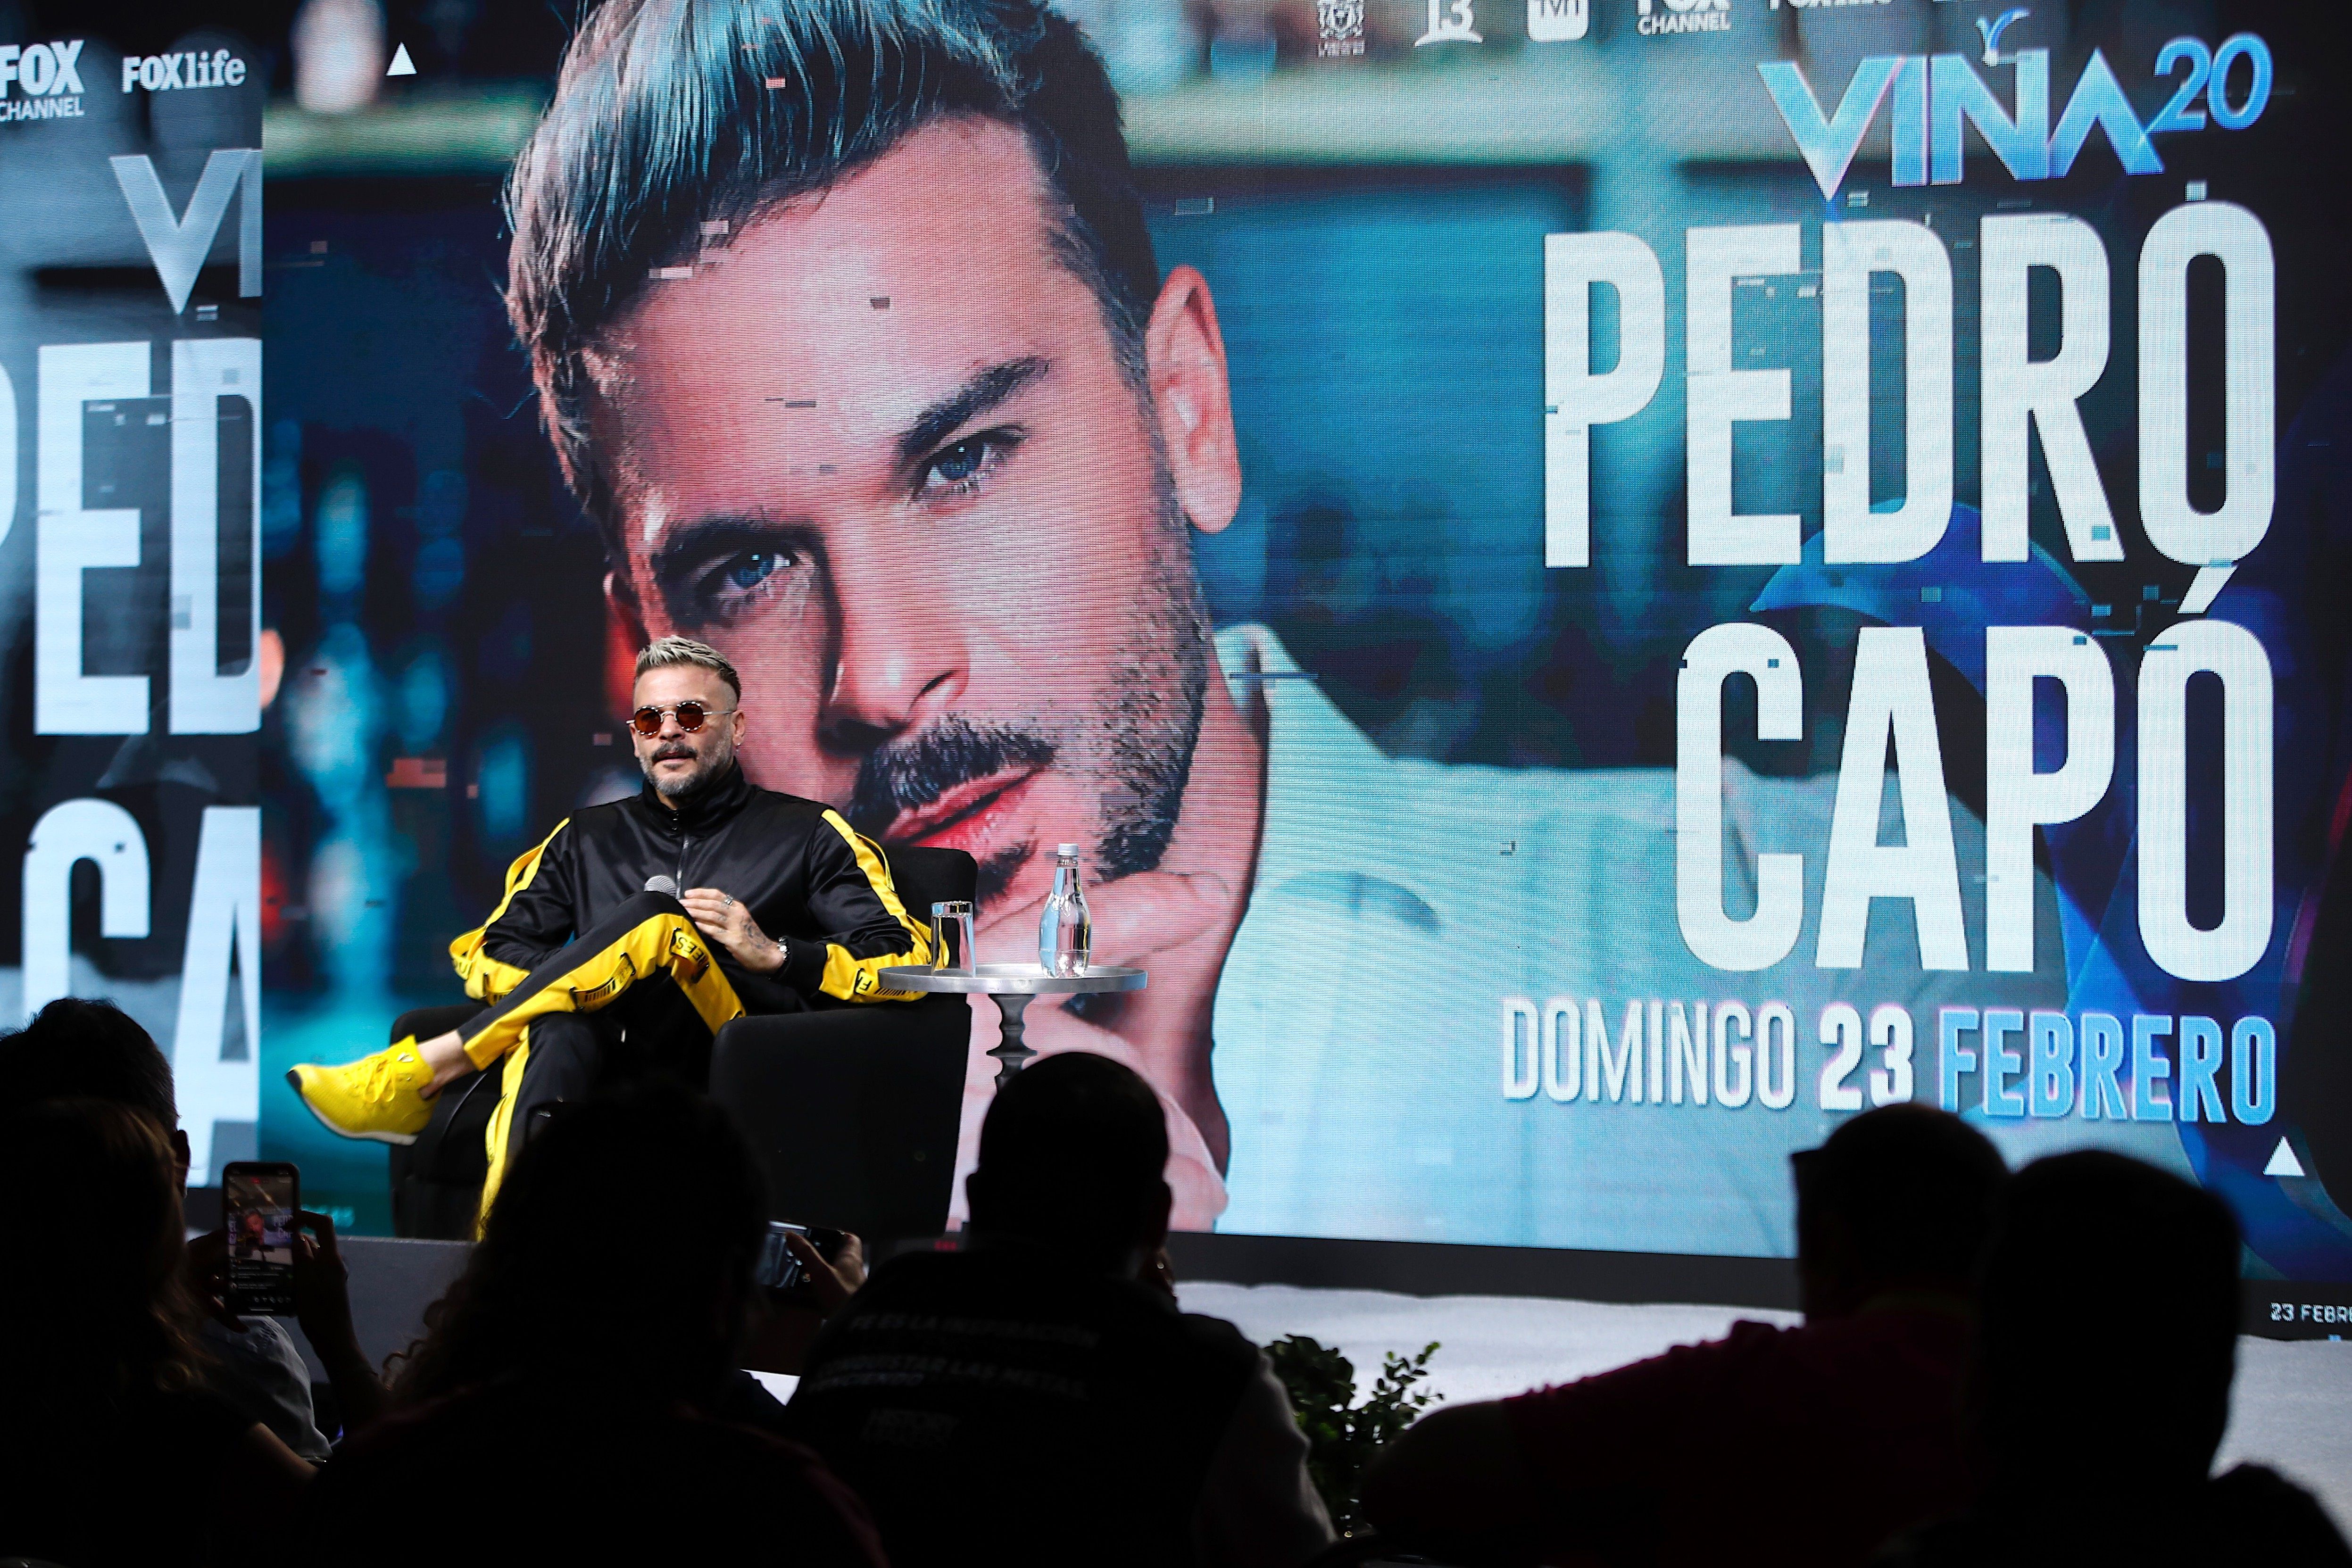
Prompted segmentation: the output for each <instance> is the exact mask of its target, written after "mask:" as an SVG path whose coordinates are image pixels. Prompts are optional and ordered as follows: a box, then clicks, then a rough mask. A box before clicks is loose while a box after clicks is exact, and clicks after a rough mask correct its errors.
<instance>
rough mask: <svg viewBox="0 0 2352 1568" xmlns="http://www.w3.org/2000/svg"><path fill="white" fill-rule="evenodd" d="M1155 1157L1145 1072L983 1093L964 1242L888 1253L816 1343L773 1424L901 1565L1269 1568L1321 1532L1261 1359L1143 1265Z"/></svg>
mask: <svg viewBox="0 0 2352 1568" xmlns="http://www.w3.org/2000/svg"><path fill="white" fill-rule="evenodd" d="M1167 1159H1168V1134H1167V1124H1166V1122H1165V1120H1164V1118H1163V1116H1162V1114H1161V1112H1160V1102H1159V1101H1158V1099H1157V1098H1156V1097H1155V1096H1154V1095H1153V1093H1152V1092H1151V1089H1150V1086H1149V1085H1147V1084H1146V1083H1145V1082H1143V1080H1142V1079H1141V1078H1139V1077H1138V1076H1137V1075H1136V1074H1135V1073H1134V1072H1133V1071H1130V1070H1129V1069H1128V1068H1126V1067H1124V1066H1121V1065H1120V1064H1119V1063H1118V1062H1116V1061H1110V1060H1109V1059H1108V1058H1107V1057H1100V1056H1091V1055H1087V1054H1086V1053H1084V1052H1080V1051H1070V1052H1066V1053H1062V1054H1059V1055H1055V1056H1049V1057H1046V1058H1045V1059H1044V1060H1042V1061H1038V1062H1036V1063H1035V1064H1034V1065H1033V1066H1031V1067H1029V1068H1028V1069H1026V1070H1025V1071H1022V1072H1021V1073H1020V1074H1018V1075H1017V1076H1016V1077H1014V1079H1013V1082H1010V1083H1009V1084H1006V1085H1005V1086H1004V1087H1003V1089H1000V1090H999V1091H997V1093H996V1097H995V1100H994V1101H993V1103H992V1104H991V1105H990V1106H989V1110H988V1117H987V1120H986V1121H985V1122H984V1123H983V1124H982V1127H981V1134H980V1164H979V1166H978V1168H977V1169H975V1170H974V1171H973V1172H972V1174H971V1177H970V1179H969V1183H968V1187H967V1192H968V1195H969V1197H970V1202H971V1230H970V1231H969V1232H967V1240H966V1243H965V1246H964V1248H963V1249H962V1250H961V1251H957V1252H922V1253H913V1254H909V1255H907V1256H903V1257H899V1258H897V1259H894V1260H891V1261H889V1262H887V1263H886V1264H884V1265H883V1266H882V1267H881V1268H879V1269H877V1270H875V1272H874V1274H873V1275H872V1277H871V1278H869V1279H868V1280H867V1281H866V1284H865V1287H864V1288H863V1289H862V1290H860V1291H858V1293H857V1294H856V1296H855V1297H854V1298H852V1299H851V1301H849V1303H848V1304H847V1305H846V1306H845V1308H843V1309H842V1310H841V1311H840V1312H837V1313H835V1316H834V1317H833V1319H832V1320H831V1321H830V1322H828V1323H827V1324H826V1325H825V1328H824V1332H823V1333H820V1334H819V1335H818V1337H817V1340H816V1343H815V1344H814V1345H813V1346H812V1347H811V1349H810V1351H809V1354H808V1358H807V1361H806V1363H805V1368H806V1370H805V1372H804V1374H803V1377H802V1379H801V1385H800V1387H799V1389H798V1391H797V1392H796V1393H795V1394H794V1395H793V1403H792V1406H791V1411H790V1414H791V1416H792V1417H793V1421H794V1425H795V1427H796V1428H797V1429H798V1430H799V1431H801V1432H802V1433H803V1435H804V1436H805V1437H806V1438H807V1440H808V1442H809V1443H810V1444H811V1446H813V1447H814V1448H816V1449H817V1450H818V1451H819V1452H820V1453H822V1454H824V1456H825V1458H826V1459H827V1460H828V1461H830V1462H831V1463H832V1465H833V1467H834V1469H836V1470H837V1471H839V1472H840V1474H841V1475H842V1478H843V1479H845V1480H847V1481H848V1482H849V1483H850V1485H852V1486H854V1487H856V1489H857V1490H858V1492H859V1494H860V1495H861V1496H863V1497H864V1498H865V1499H866V1502H867V1503H868V1504H869V1505H870V1506H871V1507H872V1508H873V1510H874V1516H875V1520H876V1521H877V1523H878V1524H879V1525H880V1527H881V1530H882V1540H883V1544H884V1545H885V1546H886V1547H887V1548H888V1550H889V1552H890V1561H891V1562H892V1563H895V1564H896V1565H897V1568H934V1565H943V1564H959V1565H961V1564H964V1563H978V1562H999V1563H1021V1564H1023V1568H1062V1565H1064V1564H1085V1565H1087V1568H1096V1565H1098V1564H1103V1563H1118V1564H1121V1565H1122V1568H1147V1565H1152V1564H1181V1563H1202V1564H1226V1563H1233V1564H1264V1565H1266V1568H1286V1565H1289V1564H1296V1563H1302V1562H1304V1561H1305V1560H1307V1558H1309V1557H1311V1556H1313V1555H1314V1554H1315V1553H1316V1552H1318V1550H1320V1549H1321V1548H1322V1547H1323V1546H1325V1545H1327V1544H1328V1542H1329V1541H1330V1539H1331V1526H1330V1521H1329V1520H1328V1516H1327V1515H1326V1514H1325V1512H1324V1510H1323V1505H1322V1503H1321V1501H1320V1500H1318V1498H1317V1496H1316V1493H1315V1490H1314V1488H1313V1487H1312V1485H1310V1484H1309V1482H1308V1480H1307V1469H1306V1458H1307V1441H1306V1438H1305V1437H1302V1436H1301V1435H1300V1433H1299V1430H1298V1426H1297V1421H1296V1419H1295V1418H1294V1417H1293V1416H1292V1415H1291V1413H1290V1405H1289V1400H1288V1398H1287V1396H1286V1395H1285V1394H1284V1392H1283V1388H1282V1385H1281V1384H1280V1383H1279V1382H1278V1381H1276V1378H1275V1376H1274V1374H1273V1371H1272V1368H1271V1367H1270V1366H1269V1365H1268V1364H1267V1362H1266V1360H1265V1355H1264V1354H1263V1353H1262V1352H1260V1351H1259V1350H1258V1349H1257V1347H1256V1346H1255V1345H1253V1344H1252V1343H1249V1341H1247V1340H1245V1339H1244V1338H1243V1337H1242V1335H1241V1333H1240V1331H1239V1330H1237V1329H1235V1328H1234V1326H1233V1325H1232V1324H1231V1323H1228V1322H1222V1321H1220V1320H1218V1319H1215V1318H1209V1317H1201V1316H1196V1315H1192V1314H1188V1313H1184V1312H1179V1311H1178V1310H1177V1307H1176V1302H1175V1299H1174V1296H1173V1294H1172V1292H1171V1291H1170V1289H1169V1288H1168V1286H1167V1284H1166V1282H1165V1281H1164V1277H1161V1276H1160V1274H1159V1272H1158V1270H1156V1269H1155V1261H1156V1260H1158V1259H1159V1258H1160V1248H1161V1245H1162V1243H1163V1242H1164V1241H1165V1240H1166V1239H1167V1234H1168V1210H1169V1203H1170V1193H1169V1188H1168V1184H1167V1182H1166V1181H1165V1180H1164V1179H1163V1178H1162V1176H1161V1171H1162V1168H1163V1167H1164V1166H1165V1165H1166V1163H1167Z"/></svg>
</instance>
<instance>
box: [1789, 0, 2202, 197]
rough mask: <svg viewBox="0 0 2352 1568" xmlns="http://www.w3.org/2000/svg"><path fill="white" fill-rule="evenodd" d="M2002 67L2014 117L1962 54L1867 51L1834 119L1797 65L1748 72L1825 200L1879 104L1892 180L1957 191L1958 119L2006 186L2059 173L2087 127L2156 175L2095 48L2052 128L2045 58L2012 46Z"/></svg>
mask: <svg viewBox="0 0 2352 1568" xmlns="http://www.w3.org/2000/svg"><path fill="white" fill-rule="evenodd" d="M2007 20H2008V19H2007V18H2004V22H2003V25H2004V26H2005V25H2006V22H2007ZM1999 37H2000V32H1999V29H1998V28H1996V29H1994V30H1992V31H1991V33H1990V36H1989V37H1987V39H1986V43H1987V52H1988V53H1994V52H1997V51H1994V50H1993V49H1992V48H1991V45H1992V44H1993V43H1994V42H1995V41H1996V40H1997V39H1998V38H1999ZM2005 63H2008V64H2012V65H2014V66H2015V67H2016V69H2017V78H2016V94H2015V99H2014V101H2015V106H2016V107H2015V108H2014V110H2011V109H2004V108H2003V107H2002V106H2001V102H2000V99H1999V98H1998V97H1997V96H1995V94H1994V92H1993V89H1992V88H1991V87H1990V85H1989V84H1988V83H1987V82H1986V81H1985V79H1984V78H1983V77H1981V76H1979V75H1978V74H1977V69H1976V67H1975V65H1974V64H1972V63H1971V62H1970V61H1969V57H1967V56H1966V55H1872V56H1870V57H1867V58H1865V59H1864V60H1863V62H1862V63H1861V64H1860V65H1858V66H1856V67H1855V68H1854V72H1853V79H1852V80H1850V81H1849V82H1847V83H1846V88H1845V93H1844V95H1843V97H1841V98H1840V99H1838V104H1837V109H1836V110H1835V111H1834V112H1832V113H1824V112H1823V111H1822V106H1821V100H1820V99H1816V98H1815V97H1814V96H1813V89H1812V88H1811V85H1810V84H1809V83H1808V82H1807V81H1806V80H1805V73H1804V68H1802V67H1801V66H1799V65H1798V64H1797V63H1796V62H1795V61H1794V60H1760V61H1759V62H1757V66H1756V68H1757V70H1758V72H1759V73H1760V74H1761V75H1762V76H1763V78H1764V87H1765V90H1766V91H1768V92H1769V93H1770V94H1771V95H1772V107H1773V108H1774V109H1776V110H1779V111H1780V120H1781V123H1782V124H1784V125H1786V126H1787V127H1788V128H1789V134H1790V136H1791V137H1793V138H1795V140H1796V143H1797V150H1798V152H1801V153H1802V154H1803V155H1804V159H1805V166H1806V167H1807V168H1809V169H1811V171H1812V172H1813V180H1814V182H1815V183H1818V184H1819V185H1820V186H1821V188H1822V194H1823V195H1824V196H1832V195H1835V194H1836V193H1837V189H1838V186H1839V185H1840V184H1842V183H1844V180H1845V172H1846V169H1847V166H1848V165H1850V164H1851V163H1852V162H1853V155H1854V153H1855V152H1857V151H1858V150H1860V148H1861V146H1862V138H1863V133H1864V131H1867V130H1868V129H1869V128H1870V122H1871V120H1873V119H1874V117H1875V116H1876V115H1877V113H1878V110H1879V108H1880V106H1881V105H1882V104H1884V105H1885V106H1887V112H1888V116H1889V119H1890V120H1891V124H1890V127H1889V129H1890V130H1891V131H1893V152H1894V158H1893V163H1894V170H1893V183H1895V184H1896V185H1929V184H1934V185H1957V184H1958V183H1960V176H1961V172H1962V151H1961V148H1962V137H1961V134H1960V122H1961V120H1967V121H1968V122H1969V124H1971V125H1974V126H1975V127H1976V129H1977V131H1978V134H1979V135H1980V136H1982V137H1983V138H1984V141H1985V143H1986V145H1987V146H1989V147H1990V148H1991V149H1992V152H1993V156H1994V157H1996V158H1999V159H2000V162H2001V166H2002V167H2003V168H2005V169H2007V170H2008V171H2009V172H2010V175H2011V178H2013V179H2018V180H2055V179H2058V178H2060V177H2062V176H2063V175H2064V174H2065V173H2066V172H2067V171H2069V170H2071V169H2072V168H2074V160H2075V159H2076V158H2077V157H2079V156H2080V155H2081V153H2082V151H2083V148H2084V144H2085V143H2086V142H2088V141H2089V140H2090V137H2091V133H2092V132H2093V131H2099V132H2101V133H2102V134H2104V135H2105V137H2106V139H2107V144H2108V145H2109V146H2110V147H2112V148H2114V149H2115V154H2116V162H2119V163H2121V164H2122V165H2123V168H2124V172H2126V174H2158V173H2162V172H2164V160H2163V159H2161V158H2159V157H2158V156H2157V152H2156V144H2155V143H2154V142H2152V141H2149V140H2148V136H2147V129H2146V128H2145V127H2143V126H2142V125H2141V124H2140V122H2139V117H2138V116H2137V114H2135V113H2134V112H2133V111H2132V106H2131V100H2130V99H2127V98H2126V97H2125V96H2124V89H2123V84H2122V83H2121V82H2119V81H2117V80H2116V73H2115V71H2114V69H2113V68H2111V67H2109V66H2108V64H2107V59H2106V56H2105V55H2104V54H2103V53H2101V52H2100V51H2099V50H2097V49H2093V50H2092V51H2091V57H2090V59H2089V60H2088V62H2086V63H2085V64H2084V67H2083V74H2082V75H2081V76H2080V77H2079V78H2076V79H2075V82H2074V90H2073V91H2072V92H2071V93H2069V94H2068V95H2067V98H2066V107H2065V109H2064V110H2063V111H2062V112H2061V113H2060V114H2059V116H2058V124H2057V126H2056V128H2055V129H2054V130H2053V128H2052V126H2051V124H2050V51H2049V50H2047V49H2020V50H2018V51H2017V52H2016V54H2015V55H2013V56H2011V57H2008V59H2007V61H2006V62H2005Z"/></svg>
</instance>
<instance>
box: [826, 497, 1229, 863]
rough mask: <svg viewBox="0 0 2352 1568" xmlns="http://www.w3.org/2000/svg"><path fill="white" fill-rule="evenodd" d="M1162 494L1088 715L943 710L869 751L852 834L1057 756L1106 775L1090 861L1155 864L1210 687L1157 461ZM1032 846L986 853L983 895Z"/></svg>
mask: <svg viewBox="0 0 2352 1568" xmlns="http://www.w3.org/2000/svg"><path fill="white" fill-rule="evenodd" d="M1160 521H1161V529H1160V541H1159V547H1158V548H1156V549H1154V550H1153V551H1152V557H1151V562H1150V570H1149V575H1148V578H1147V580H1146V581H1145V582H1144V584H1143V585H1142V586H1143V592H1142V593H1141V594H1139V596H1138V602H1137V606H1136V612H1135V614H1134V616H1133V617H1132V618H1131V620H1130V621H1129V625H1128V627H1127V629H1126V633H1125V635H1124V636H1123V637H1122V638H1121V640H1120V642H1119V643H1118V644H1117V645H1116V646H1115V647H1113V648H1112V649H1111V650H1110V651H1109V652H1110V668H1109V672H1108V680H1107V681H1106V682H1105V683H1104V685H1102V686H1101V687H1100V688H1098V690H1097V694H1096V697H1095V701H1094V704H1093V706H1092V707H1091V709H1090V711H1089V712H1087V714H1086V715H1084V716H1081V717H1079V718H1078V719H1077V720H1076V722H1075V723H1073V722H1070V721H1063V722H1060V723H1055V722H1051V721H1050V720H1049V718H1048V717H1047V716H1046V715H1045V714H1033V715H1032V716H1029V717H1028V718H1026V719H1024V720H1017V721H1013V722H1010V723H982V722H978V721H975V720H972V719H970V718H967V717H965V716H963V715H961V714H950V715H948V716H945V717H943V718H940V719H939V720H937V721H936V722H934V723H932V724H931V725H929V726H928V727H925V728H924V729H922V730H920V731H919V732H918V733H916V734H913V735H909V736H906V737H902V738H900V739H898V740H895V741H892V742H890V743H889V744H888V745H886V746H881V747H876V748H875V749H874V750H873V751H871V752H868V753H867V754H866V759H865V760H864V762H862V763H861V764H860V765H859V766H858V769H857V781H856V785H855V786H854V787H853V789H852V790H851V793H850V800H849V820H850V821H851V822H852V823H853V824H854V825H855V826H856V828H857V829H858V831H861V832H865V833H869V834H872V835H875V836H877V837H879V836H880V835H881V834H882V833H883V832H884V831H886V830H887V828H888V827H889V825H890V824H891V823H892V822H893V821H896V820H897V819H898V817H899V815H900V814H901V813H902V812H907V811H915V810H921V809H922V808H924V807H926V806H928V805H929V804H930V803H931V802H932V801H934V800H938V799H940V797H941V796H942V795H945V794H946V793H947V792H948V791H949V790H950V789H955V788H957V787H958V786H960V785H962V784H965V783H968V782H970V781H971V780H972V779H985V778H988V777H990V776H991V775H992V774H997V773H1003V772H1005V771H1008V770H1010V769H1013V768H1030V769H1041V768H1046V767H1049V766H1051V765H1053V764H1055V763H1056V762H1059V763H1061V764H1063V765H1064V766H1065V767H1066V768H1071V769H1072V770H1074V771H1076V772H1077V773H1078V774H1079V775H1080V776H1082V777H1092V778H1095V779H1099V780H1101V784H1102V789H1101V791H1100V794H1099V796H1098V799H1099V800H1100V801H1101V804H1102V811H1103V820H1102V824H1101V836H1100V838H1099V839H1098V840H1097V842H1096V844H1095V854H1094V858H1095V863H1096V865H1097V867H1098V868H1099V869H1100V871H1101V873H1102V875H1103V877H1104V878H1105V879H1106V880H1108V879H1112V878H1117V877H1122V876H1127V875H1129V874H1131V873H1136V872H1141V871H1150V870H1153V869H1154V868H1156V867H1157V866H1158V865H1159V864H1160V857H1161V856H1162V855H1164V854H1166V853H1167V852H1168V841H1169V839H1170V838H1171V836H1172V835H1173V834H1174V832H1175V831H1176V821H1177V818H1178V817H1179V816H1180V815H1181V812H1182V810H1183V802H1184V786H1185V784H1186V782H1187V781H1188V780H1189V779H1190V778H1191V777H1192V748H1193V747H1194V746H1195V745H1197V744H1198V743H1199V741H1200V737H1201V714H1202V702H1203V698H1204V697H1205V695H1206V694H1207V691H1208V684H1209V652H1208V651H1209V618H1208V607H1207V605H1206V604H1205V603H1204V602H1203V601H1202V597H1201V591H1200V585H1199V583H1198V581H1197V580H1195V579H1194V578H1193V575H1192V557H1191V553H1190V547H1189V545H1188V543H1187V540H1186V529H1187V526H1188V525H1187V524H1186V523H1185V521H1184V517H1183V512H1182V510H1181V507H1179V506H1178V504H1177V501H1176V497H1175V487H1174V486H1173V484H1172V483H1171V481H1170V479H1169V477H1168V476H1167V471H1166V468H1165V466H1164V465H1162V467H1161V470H1160ZM1036 848H1037V846H1036V845H1035V844H1034V843H1020V844H1013V845H1010V846H1008V847H1006V848H1004V849H1002V850H1000V851H998V852H996V853H994V854H992V855H991V856H990V857H989V858H988V860H987V861H986V862H984V863H983V864H982V866H981V868H980V887H979V892H980V897H981V901H982V903H983V904H985V903H988V902H991V901H992V900H994V899H995V897H996V896H997V895H998V894H1002V893H1003V891H1004V889H1005V887H1006V886H1007V885H1008V884H1009V883H1011V882H1012V881H1013V877H1014V876H1015V875H1016V874H1018V873H1019V872H1020V870H1021V867H1022V865H1023V864H1024V862H1026V861H1027V860H1028V859H1029V857H1030V856H1031V855H1032V854H1034V852H1036Z"/></svg>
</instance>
